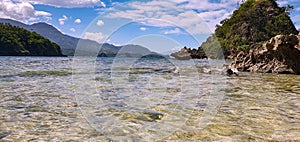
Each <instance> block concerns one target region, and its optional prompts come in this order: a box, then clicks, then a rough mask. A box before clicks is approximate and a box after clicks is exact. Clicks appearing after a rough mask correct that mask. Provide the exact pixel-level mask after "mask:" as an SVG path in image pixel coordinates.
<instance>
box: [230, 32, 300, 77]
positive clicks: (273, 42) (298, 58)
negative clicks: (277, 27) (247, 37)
mask: <svg viewBox="0 0 300 142" xmlns="http://www.w3.org/2000/svg"><path fill="white" fill-rule="evenodd" d="M230 67H231V68H237V69H238V70H239V71H246V72H258V73H279V74H298V75H299V74H300V34H298V35H294V34H290V35H277V36H275V37H273V38H271V39H270V40H269V41H267V42H265V43H264V44H263V46H262V47H258V48H254V49H250V51H249V53H245V52H240V53H238V55H237V56H236V57H235V58H234V60H233V62H232V63H231V65H230Z"/></svg>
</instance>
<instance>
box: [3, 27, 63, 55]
mask: <svg viewBox="0 0 300 142" xmlns="http://www.w3.org/2000/svg"><path fill="white" fill-rule="evenodd" d="M0 55H1V56H61V55H62V53H61V49H60V47H59V46H58V45H57V44H55V43H53V42H51V41H49V40H48V39H46V38H44V37H42V36H41V35H39V34H37V33H35V32H30V31H27V30H25V29H23V28H19V27H17V26H12V25H10V24H2V23H0Z"/></svg>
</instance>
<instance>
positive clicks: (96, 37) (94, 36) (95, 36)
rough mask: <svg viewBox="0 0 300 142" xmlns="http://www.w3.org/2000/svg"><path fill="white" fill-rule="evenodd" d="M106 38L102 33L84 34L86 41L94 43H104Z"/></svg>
mask: <svg viewBox="0 0 300 142" xmlns="http://www.w3.org/2000/svg"><path fill="white" fill-rule="evenodd" d="M105 37H106V36H105V35H104V34H103V33H101V32H96V33H92V32H86V33H84V34H83V38H84V39H89V40H93V41H96V42H98V43H102V40H104V39H105Z"/></svg>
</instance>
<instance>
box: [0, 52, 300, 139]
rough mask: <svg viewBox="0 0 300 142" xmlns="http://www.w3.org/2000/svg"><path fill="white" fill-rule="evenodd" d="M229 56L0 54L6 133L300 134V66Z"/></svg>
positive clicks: (1, 123)
mask: <svg viewBox="0 0 300 142" xmlns="http://www.w3.org/2000/svg"><path fill="white" fill-rule="evenodd" d="M221 64H222V62H218V61H207V60H195V61H177V60H172V59H160V60H146V59H129V58H119V59H113V58H97V59H88V60H86V59H82V60H81V59H79V61H75V60H74V61H73V59H72V58H67V57H59V58H53V57H52V58H50V57H0V94H1V95H0V139H1V140H7V141H110V140H112V141H153V140H155V141H266V140H275V141H300V137H299V136H300V96H299V94H300V85H299V84H300V76H295V75H277V74H251V73H241V74H240V76H231V77H228V76H226V75H224V73H223V72H222V65H221Z"/></svg>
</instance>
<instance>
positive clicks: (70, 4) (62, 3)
mask: <svg viewBox="0 0 300 142" xmlns="http://www.w3.org/2000/svg"><path fill="white" fill-rule="evenodd" d="M15 1H26V2H30V3H32V4H42V5H49V6H55V7H66V8H75V7H94V6H102V7H105V6H106V5H105V3H104V2H102V1H101V0H15Z"/></svg>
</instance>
